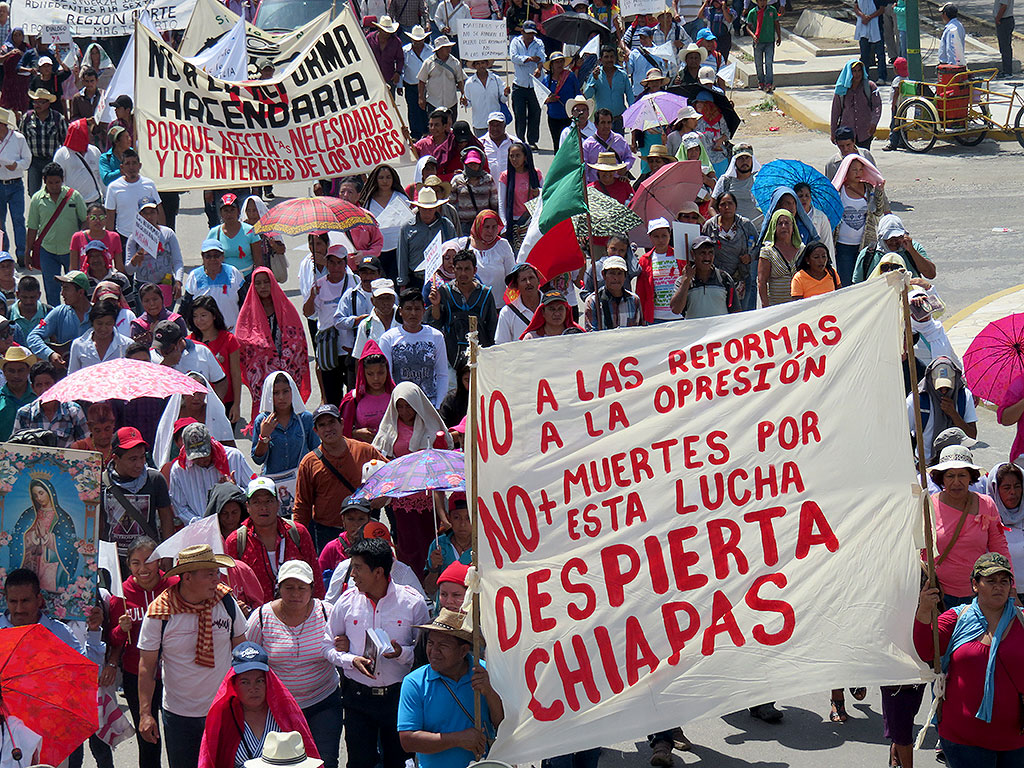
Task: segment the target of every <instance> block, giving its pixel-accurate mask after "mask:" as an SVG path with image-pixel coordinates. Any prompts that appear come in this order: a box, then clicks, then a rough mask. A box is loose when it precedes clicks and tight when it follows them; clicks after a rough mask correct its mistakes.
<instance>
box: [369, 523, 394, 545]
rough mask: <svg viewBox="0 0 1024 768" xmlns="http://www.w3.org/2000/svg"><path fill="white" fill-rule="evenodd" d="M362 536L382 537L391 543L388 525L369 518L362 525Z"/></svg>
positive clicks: (370, 537)
mask: <svg viewBox="0 0 1024 768" xmlns="http://www.w3.org/2000/svg"><path fill="white" fill-rule="evenodd" d="M363 538H364V539H384V541H386V542H387V543H388V544H391V532H390V531H389V530H388V527H387V526H386V525H384V523H378V522H377V521H376V520H371V521H370V522H369V523H367V524H366V525H364V526H363Z"/></svg>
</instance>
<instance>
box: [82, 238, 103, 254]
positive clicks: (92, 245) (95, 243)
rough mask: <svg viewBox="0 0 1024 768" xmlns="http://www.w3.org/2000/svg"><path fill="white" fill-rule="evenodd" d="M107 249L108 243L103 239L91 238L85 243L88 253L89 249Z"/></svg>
mask: <svg viewBox="0 0 1024 768" xmlns="http://www.w3.org/2000/svg"><path fill="white" fill-rule="evenodd" d="M106 250H107V244H106V243H104V242H103V241H102V240H90V241H89V242H88V243H86V244H85V252H86V253H88V252H89V251H106Z"/></svg>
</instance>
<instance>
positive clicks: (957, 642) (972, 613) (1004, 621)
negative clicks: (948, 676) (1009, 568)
mask: <svg viewBox="0 0 1024 768" xmlns="http://www.w3.org/2000/svg"><path fill="white" fill-rule="evenodd" d="M953 610H955V611H956V614H957V620H956V626H954V627H953V636H952V637H950V639H949V647H948V648H947V649H946V653H945V654H943V656H942V671H943V672H946V671H947V670H948V669H949V660H950V658H951V657H952V656H953V651H955V650H956V649H957V648H959V647H960V646H961V645H963V644H964V643H969V642H970V641H971V640H974V639H976V638H977V637H978V636H979V635H983V634H984V633H985V631H986V630H988V619H986V618H985V614H983V613H982V612H981V608H979V607H978V598H974V600H972V601H971V603H970V605H960V606H957V607H956V608H954V609H953ZM1016 611H1017V608H1016V606H1015V605H1014V604H1013V600H1012V599H1010V600H1007V601H1006V606H1005V607H1004V608H1003V615H1002V616H1000V617H999V624H998V625H997V626H996V631H995V633H994V634H993V636H992V645H991V647H990V648H989V650H988V663H987V664H986V665H985V692H984V693H983V694H982V697H981V706H980V707H978V711H977V712H976V713H975V715H974V716H975V717H976V718H978V719H979V720H983V721H985V722H986V723H991V722H992V701H993V699H994V698H995V693H996V654H997V653H998V652H999V643H1000V642H1002V639H1003V635H1005V634H1006V630H1007V628H1008V627H1009V626H1010V622H1011V621H1013V620H1014V618H1015V614H1016Z"/></svg>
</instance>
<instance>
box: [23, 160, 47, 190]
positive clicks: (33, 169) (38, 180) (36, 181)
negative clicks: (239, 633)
mask: <svg viewBox="0 0 1024 768" xmlns="http://www.w3.org/2000/svg"><path fill="white" fill-rule="evenodd" d="M50 162H51V158H49V157H36V156H35V155H33V156H32V162H31V163H30V164H29V166H28V196H29V197H32V195H34V194H35V193H36V192H38V191H39V189H40V188H41V187H42V186H43V168H45V167H46V166H47V165H49V164H50Z"/></svg>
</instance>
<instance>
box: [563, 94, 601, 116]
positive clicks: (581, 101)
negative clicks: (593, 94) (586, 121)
mask: <svg viewBox="0 0 1024 768" xmlns="http://www.w3.org/2000/svg"><path fill="white" fill-rule="evenodd" d="M574 107H586V108H587V109H588V110H590V114H591V115H593V114H594V100H593V99H588V98H585V97H583V96H573V97H572V98H571V99H566V102H565V114H567V115H570V116H571V115H572V110H573V108H574Z"/></svg>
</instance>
